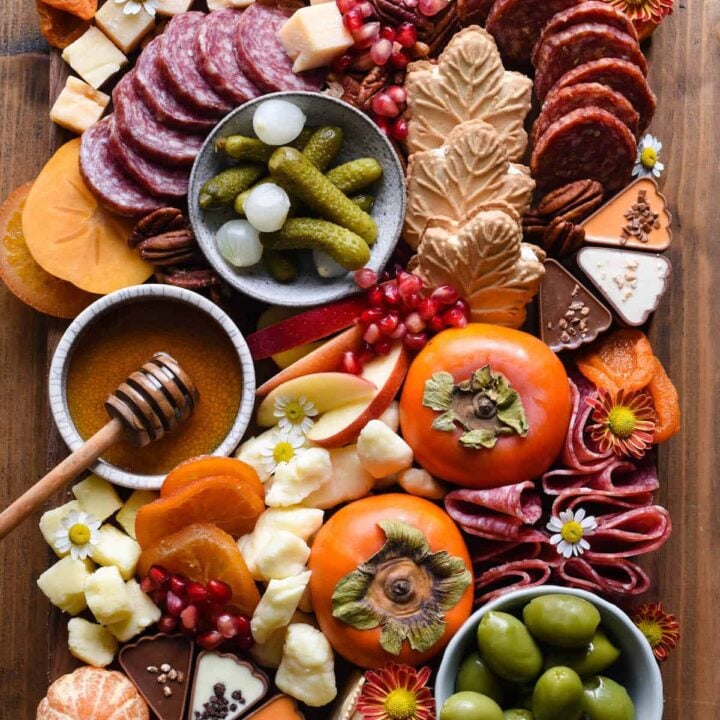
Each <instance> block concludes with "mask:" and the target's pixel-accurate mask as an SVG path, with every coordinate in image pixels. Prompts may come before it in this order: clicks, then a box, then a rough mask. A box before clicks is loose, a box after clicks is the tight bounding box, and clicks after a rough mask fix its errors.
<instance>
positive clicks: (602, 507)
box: [552, 488, 652, 517]
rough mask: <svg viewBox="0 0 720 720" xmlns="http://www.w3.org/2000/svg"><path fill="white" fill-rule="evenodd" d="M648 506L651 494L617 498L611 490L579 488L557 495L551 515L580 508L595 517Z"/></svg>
mask: <svg viewBox="0 0 720 720" xmlns="http://www.w3.org/2000/svg"><path fill="white" fill-rule="evenodd" d="M648 505H652V493H649V492H641V493H636V494H633V495H620V496H618V495H616V494H615V493H614V492H612V491H611V490H590V489H588V488H580V489H579V490H566V491H564V492H562V493H561V494H560V495H558V497H556V498H555V502H554V503H553V506H552V514H553V515H557V516H559V515H560V513H561V512H564V511H565V510H575V509H576V508H579V507H582V508H583V509H584V510H585V512H586V513H587V514H588V515H593V516H594V517H597V516H598V515H607V514H608V513H612V512H623V511H625V510H632V509H633V508H638V507H646V506H648Z"/></svg>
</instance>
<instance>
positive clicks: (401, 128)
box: [390, 117, 409, 142]
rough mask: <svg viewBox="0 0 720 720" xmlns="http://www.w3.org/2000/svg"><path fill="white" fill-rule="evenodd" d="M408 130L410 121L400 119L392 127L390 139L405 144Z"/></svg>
mask: <svg viewBox="0 0 720 720" xmlns="http://www.w3.org/2000/svg"><path fill="white" fill-rule="evenodd" d="M408 129H409V126H408V121H407V120H406V119H405V118H402V117H400V118H398V119H397V120H396V121H395V122H394V123H393V124H392V125H391V126H390V137H392V138H393V139H394V140H398V141H399V142H403V141H404V140H407V136H408Z"/></svg>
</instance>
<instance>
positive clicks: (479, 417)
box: [423, 365, 530, 450]
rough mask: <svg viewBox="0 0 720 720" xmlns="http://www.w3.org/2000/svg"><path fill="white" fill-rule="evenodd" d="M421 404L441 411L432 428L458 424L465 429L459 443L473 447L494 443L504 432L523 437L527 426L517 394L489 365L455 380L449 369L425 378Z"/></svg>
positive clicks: (452, 428) (448, 428) (444, 428)
mask: <svg viewBox="0 0 720 720" xmlns="http://www.w3.org/2000/svg"><path fill="white" fill-rule="evenodd" d="M423 405H424V406H425V407H429V408H430V409H432V410H436V411H438V412H441V413H442V415H439V416H438V417H436V418H435V420H434V421H433V424H432V428H433V430H440V431H441V432H454V431H455V429H456V428H457V427H458V426H460V427H462V429H463V430H464V431H465V432H464V433H463V434H462V435H461V436H460V438H459V442H460V444H461V445H463V446H465V447H468V448H473V449H474V450H480V449H481V448H487V449H490V448H493V447H495V443H497V440H498V438H499V437H501V436H503V435H519V436H520V437H525V436H526V435H527V434H528V430H529V429H530V426H529V424H528V421H527V418H526V416H525V408H524V407H523V403H522V400H521V399H520V395H519V394H518V393H517V391H516V390H514V389H513V388H512V386H511V385H510V383H509V382H508V380H507V378H506V377H505V376H504V375H502V374H501V373H496V372H493V370H492V369H491V368H490V365H485V366H484V367H481V368H480V369H478V370H476V371H475V372H474V373H473V374H472V377H471V378H470V379H469V380H464V381H463V382H461V383H457V384H456V383H455V381H454V379H453V376H452V375H451V374H450V373H449V372H444V371H442V372H436V373H435V374H434V375H432V377H430V378H429V379H428V380H426V381H425V392H424V394H423Z"/></svg>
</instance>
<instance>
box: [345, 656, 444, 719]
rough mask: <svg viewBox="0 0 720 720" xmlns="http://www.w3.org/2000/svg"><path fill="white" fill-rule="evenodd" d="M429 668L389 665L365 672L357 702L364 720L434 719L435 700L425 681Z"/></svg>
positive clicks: (428, 675) (427, 677) (428, 674)
mask: <svg viewBox="0 0 720 720" xmlns="http://www.w3.org/2000/svg"><path fill="white" fill-rule="evenodd" d="M429 678H430V668H428V667H424V668H421V669H420V670H417V669H416V668H413V667H410V666H409V665H398V664H397V663H388V664H387V665H385V667H383V668H381V669H380V670H368V672H366V673H365V684H364V685H363V689H362V692H361V694H360V697H359V698H358V701H357V709H358V711H359V712H360V714H361V715H362V716H363V718H364V720H434V718H435V712H434V704H435V703H434V700H433V696H432V693H431V692H430V689H429V688H428V687H427V681H428V679H429Z"/></svg>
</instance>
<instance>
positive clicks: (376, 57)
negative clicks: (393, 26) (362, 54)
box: [370, 38, 392, 66]
mask: <svg viewBox="0 0 720 720" xmlns="http://www.w3.org/2000/svg"><path fill="white" fill-rule="evenodd" d="M391 54H392V42H390V40H386V39H385V38H380V39H379V40H376V41H375V42H374V43H373V46H372V47H371V48H370V57H371V58H372V59H373V62H374V63H375V64H376V65H381V66H382V65H384V64H385V63H386V62H387V61H388V60H389V59H390V55H391Z"/></svg>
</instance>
